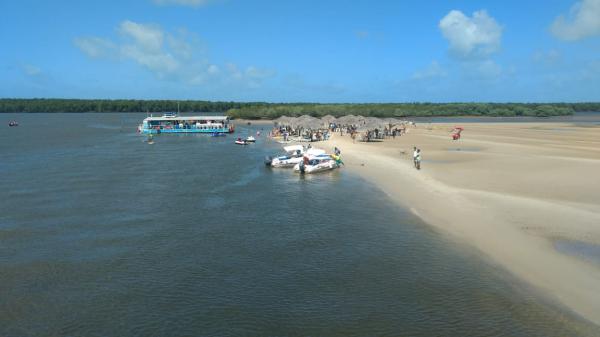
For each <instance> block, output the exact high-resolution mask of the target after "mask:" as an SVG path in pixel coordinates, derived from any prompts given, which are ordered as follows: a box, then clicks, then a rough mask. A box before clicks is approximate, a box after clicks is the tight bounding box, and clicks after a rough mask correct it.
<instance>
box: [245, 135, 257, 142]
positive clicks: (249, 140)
mask: <svg viewBox="0 0 600 337" xmlns="http://www.w3.org/2000/svg"><path fill="white" fill-rule="evenodd" d="M246 142H247V143H255V142H256V138H254V137H252V136H248V137H246Z"/></svg>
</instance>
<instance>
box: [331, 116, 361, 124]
mask: <svg viewBox="0 0 600 337" xmlns="http://www.w3.org/2000/svg"><path fill="white" fill-rule="evenodd" d="M358 121H359V118H358V117H357V116H354V115H346V116H342V117H340V118H337V119H336V122H337V123H339V124H342V125H354V124H358Z"/></svg>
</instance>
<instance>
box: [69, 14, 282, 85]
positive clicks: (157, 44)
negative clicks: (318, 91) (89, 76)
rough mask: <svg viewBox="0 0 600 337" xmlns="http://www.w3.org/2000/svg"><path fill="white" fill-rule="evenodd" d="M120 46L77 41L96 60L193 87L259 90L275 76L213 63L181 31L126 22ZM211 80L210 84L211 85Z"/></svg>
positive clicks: (96, 40)
mask: <svg viewBox="0 0 600 337" xmlns="http://www.w3.org/2000/svg"><path fill="white" fill-rule="evenodd" d="M117 31H118V33H119V35H120V41H119V42H113V41H111V40H109V39H104V38H99V37H87V38H77V39H75V40H74V43H75V45H76V46H77V47H78V48H79V49H81V51H83V52H84V53H85V54H86V55H88V56H90V57H92V58H108V57H109V56H111V55H114V56H116V57H115V60H120V61H122V60H131V61H133V62H135V63H136V64H138V65H140V66H142V67H144V68H146V69H148V70H149V71H151V72H152V73H153V74H155V75H156V77H158V78H159V79H165V80H170V81H177V82H182V83H185V84H189V85H205V84H210V85H213V86H215V85H225V84H228V85H232V84H235V85H236V86H241V87H246V88H257V87H260V86H261V85H262V84H263V82H264V80H266V79H267V78H270V77H272V76H274V75H275V72H273V71H270V70H265V69H260V68H257V67H255V66H248V67H246V68H243V69H240V68H238V66H237V65H235V64H233V63H228V64H226V65H225V67H224V69H225V70H226V71H221V67H219V66H218V65H216V64H213V63H211V62H209V60H208V58H207V56H206V53H205V52H204V48H203V46H202V44H201V43H200V41H199V39H197V38H196V37H195V36H194V35H193V34H190V33H188V32H187V31H186V30H184V29H180V30H178V31H177V32H176V34H171V33H169V32H166V31H164V30H163V29H162V28H161V27H159V26H157V25H151V24H142V23H136V22H133V21H129V20H126V21H123V22H122V23H121V24H120V25H119V27H118V29H117ZM209 80H210V81H209Z"/></svg>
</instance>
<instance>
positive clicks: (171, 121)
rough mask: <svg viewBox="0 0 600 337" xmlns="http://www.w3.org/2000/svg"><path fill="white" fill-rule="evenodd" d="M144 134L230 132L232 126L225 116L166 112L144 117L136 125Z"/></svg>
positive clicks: (232, 129)
mask: <svg viewBox="0 0 600 337" xmlns="http://www.w3.org/2000/svg"><path fill="white" fill-rule="evenodd" d="M138 131H139V132H140V133H145V134H159V133H210V134H214V133H223V134H225V133H232V132H234V126H233V124H232V123H230V120H229V117H227V116H178V115H177V114H175V113H166V114H164V115H163V116H161V117H153V116H150V117H146V118H145V119H144V120H143V121H142V124H140V125H139V126H138Z"/></svg>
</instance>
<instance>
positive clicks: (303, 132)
mask: <svg viewBox="0 0 600 337" xmlns="http://www.w3.org/2000/svg"><path fill="white" fill-rule="evenodd" d="M269 137H271V138H282V139H283V141H284V142H289V141H292V140H294V141H304V142H320V141H324V140H328V139H329V138H330V137H331V133H330V130H329V129H308V128H304V127H296V128H295V127H292V126H290V125H285V126H283V125H282V126H276V127H274V128H273V129H272V130H271V132H269Z"/></svg>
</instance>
